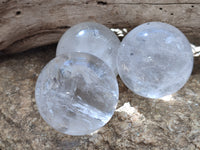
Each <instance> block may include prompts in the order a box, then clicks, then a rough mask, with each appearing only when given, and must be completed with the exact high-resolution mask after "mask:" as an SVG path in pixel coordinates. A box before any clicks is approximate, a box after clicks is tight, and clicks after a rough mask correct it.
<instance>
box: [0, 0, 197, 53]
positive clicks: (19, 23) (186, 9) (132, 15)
mask: <svg viewBox="0 0 200 150" xmlns="http://www.w3.org/2000/svg"><path fill="white" fill-rule="evenodd" d="M153 1H154V0H103V1H100V0H99V1H95V0H58V1H56V0H0V51H1V52H3V53H16V52H21V51H25V50H27V49H30V48H33V47H38V46H42V45H48V44H52V43H56V42H58V40H59V38H60V37H61V35H62V34H63V32H64V31H65V30H67V29H68V28H69V27H70V26H72V25H74V24H77V23H80V22H83V21H96V22H98V23H102V24H104V25H106V26H108V27H112V28H127V29H128V30H130V29H132V28H133V27H135V26H137V25H139V24H141V23H144V22H148V21H163V22H167V23H170V24H172V25H174V26H176V27H178V28H179V29H180V30H182V31H183V32H184V33H185V34H186V36H187V37H188V38H189V40H190V41H191V42H192V43H194V44H196V45H200V1H199V0H190V1H188V0H168V1H166V0H158V1H156V2H155V1H154V2H153Z"/></svg>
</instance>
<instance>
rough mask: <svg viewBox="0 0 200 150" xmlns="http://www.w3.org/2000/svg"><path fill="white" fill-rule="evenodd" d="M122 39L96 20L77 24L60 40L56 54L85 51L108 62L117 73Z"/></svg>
mask: <svg viewBox="0 0 200 150" xmlns="http://www.w3.org/2000/svg"><path fill="white" fill-rule="evenodd" d="M119 45H120V41H119V39H118V37H117V36H116V35H115V34H114V33H113V32H112V31H111V30H110V29H109V28H107V27H106V26H104V25H101V24H98V23H95V22H84V23H80V24H77V25H75V26H73V27H71V28H70V29H69V30H67V31H66V32H65V33H64V35H63V36H62V37H61V39H60V41H59V42H58V46H57V52H56V56H58V55H62V54H65V53H67V52H85V53H89V54H92V55H95V56H97V57H99V58H100V59H102V60H103V61H104V62H106V63H107V65H108V66H110V68H111V69H112V70H113V71H114V72H115V74H116V75H117V67H116V57H117V50H118V48H119Z"/></svg>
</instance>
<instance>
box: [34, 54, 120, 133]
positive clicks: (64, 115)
mask: <svg viewBox="0 0 200 150" xmlns="http://www.w3.org/2000/svg"><path fill="white" fill-rule="evenodd" d="M118 96H119V93H118V83H117V80H116V77H115V74H114V73H113V72H112V71H111V69H110V68H109V67H108V66H107V65H106V64H105V63H104V62H103V61H102V60H101V59H99V58H97V57H95V56H93V55H90V54H86V53H78V52H73V53H66V55H65V56H64V55H60V56H58V57H56V58H54V59H53V60H52V61H50V62H49V63H48V64H47V65H46V66H45V67H44V69H43V70H42V72H41V73H40V75H39V77H38V80H37V83H36V88H35V98H36V103H37V107H38V110H39V112H40V114H41V116H42V117H43V119H44V120H45V121H46V122H47V123H48V124H49V125H50V126H52V127H53V128H54V129H56V130H57V131H59V132H62V133H65V134H69V135H85V134H90V133H92V132H93V131H95V130H97V129H99V128H101V127H102V126H104V125H105V124H106V123H107V122H108V121H109V120H110V118H111V117H112V115H113V113H114V111H115V108H116V105H117V102H118Z"/></svg>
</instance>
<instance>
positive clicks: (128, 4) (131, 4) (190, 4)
mask: <svg viewBox="0 0 200 150" xmlns="http://www.w3.org/2000/svg"><path fill="white" fill-rule="evenodd" d="M109 4H110V5H117V4H118V5H199V4H200V3H109Z"/></svg>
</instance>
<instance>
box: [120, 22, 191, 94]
mask: <svg viewBox="0 0 200 150" xmlns="http://www.w3.org/2000/svg"><path fill="white" fill-rule="evenodd" d="M118 51H119V53H118V61H117V62H118V72H119V75H120V77H121V79H122V80H123V82H124V83H125V84H126V85H127V87H128V88H130V89H131V90H132V91H133V92H135V93H136V94H138V95H141V96H144V97H149V98H160V97H163V96H166V95H169V94H172V93H175V92H176V91H178V90H179V89H180V88H181V87H183V85H184V84H185V83H186V82H187V80H188V78H189V77H190V75H191V72H192V68H193V54H192V50H191V46H190V43H189V42H188V40H187V38H186V37H185V36H184V34H183V33H182V32H181V31H179V30H178V29H177V28H175V27H173V26H171V25H169V24H166V23H161V22H149V23H145V24H142V25H140V26H138V27H136V28H135V29H133V30H132V31H131V32H129V33H128V35H126V37H125V38H124V39H123V41H122V43H121V46H120V48H119V50H118Z"/></svg>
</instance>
